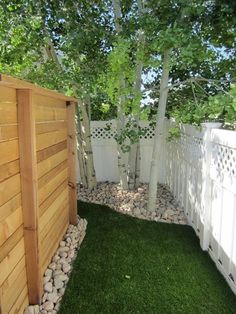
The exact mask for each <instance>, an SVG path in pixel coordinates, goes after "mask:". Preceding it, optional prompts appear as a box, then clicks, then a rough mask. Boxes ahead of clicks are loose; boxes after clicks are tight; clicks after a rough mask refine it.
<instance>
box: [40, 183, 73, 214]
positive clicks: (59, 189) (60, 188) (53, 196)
mask: <svg viewBox="0 0 236 314" xmlns="http://www.w3.org/2000/svg"><path fill="white" fill-rule="evenodd" d="M66 189H68V182H67V178H66V179H65V181H63V182H62V184H60V185H59V186H58V187H57V188H56V189H55V190H54V191H53V192H52V193H51V194H50V196H49V197H48V198H47V199H46V200H45V201H44V202H43V203H42V204H41V205H40V206H39V217H41V216H42V215H43V214H44V213H45V211H46V210H47V209H48V207H49V206H51V204H52V203H53V202H54V201H55V200H56V199H57V198H58V197H59V196H60V194H61V193H62V192H63V191H64V190H66Z"/></svg>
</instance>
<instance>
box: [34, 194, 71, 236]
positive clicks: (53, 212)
mask: <svg viewBox="0 0 236 314" xmlns="http://www.w3.org/2000/svg"><path fill="white" fill-rule="evenodd" d="M66 204H68V191H67V190H64V191H63V192H62V193H61V194H60V196H59V197H57V199H56V200H55V201H54V202H53V203H52V204H51V206H50V207H48V209H47V211H46V212H45V213H44V214H43V215H42V216H41V217H40V220H39V231H40V233H39V237H40V239H43V230H44V229H45V227H46V225H49V229H48V230H50V229H51V228H52V226H53V225H54V224H53V223H51V222H50V220H51V219H52V218H56V220H57V219H59V217H60V215H59V211H60V209H61V208H65V205H66ZM67 220H68V219H67ZM50 226H51V227H50ZM46 234H47V232H46Z"/></svg>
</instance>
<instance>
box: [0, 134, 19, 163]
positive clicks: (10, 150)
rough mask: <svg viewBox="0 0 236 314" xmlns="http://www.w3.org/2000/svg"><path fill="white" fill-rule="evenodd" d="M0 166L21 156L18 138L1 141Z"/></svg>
mask: <svg viewBox="0 0 236 314" xmlns="http://www.w3.org/2000/svg"><path fill="white" fill-rule="evenodd" d="M0 152H1V154H0V166H1V165H3V164H6V163H8V162H10V161H13V160H16V159H18V158H19V146H18V140H12V141H7V142H1V143H0Z"/></svg>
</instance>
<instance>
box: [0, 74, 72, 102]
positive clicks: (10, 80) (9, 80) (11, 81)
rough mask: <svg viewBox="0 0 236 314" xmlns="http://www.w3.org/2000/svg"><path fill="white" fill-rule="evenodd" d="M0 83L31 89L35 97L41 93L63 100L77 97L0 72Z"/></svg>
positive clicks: (10, 86)
mask: <svg viewBox="0 0 236 314" xmlns="http://www.w3.org/2000/svg"><path fill="white" fill-rule="evenodd" d="M0 85H1V86H6V87H8V88H14V89H23V90H31V91H32V92H33V93H34V95H35V96H36V97H37V96H38V95H43V96H47V97H50V98H56V99H61V100H64V101H77V99H75V98H73V97H69V96H66V95H64V94H62V93H59V92H57V91H54V90H50V89H47V88H43V87H41V86H39V85H36V84H32V83H30V82H27V81H23V80H20V79H17V78H15V77H12V76H9V75H5V74H0Z"/></svg>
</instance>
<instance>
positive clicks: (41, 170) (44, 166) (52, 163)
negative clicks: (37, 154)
mask: <svg viewBox="0 0 236 314" xmlns="http://www.w3.org/2000/svg"><path fill="white" fill-rule="evenodd" d="M65 160H67V150H66V149H64V150H62V151H60V152H59V153H57V154H54V155H52V156H51V157H49V158H47V159H45V160H43V161H41V162H40V163H38V164H37V171H38V178H41V177H42V176H44V175H45V174H46V173H48V172H50V171H51V170H52V169H53V168H55V167H56V166H57V165H59V164H60V163H61V162H63V161H65Z"/></svg>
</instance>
